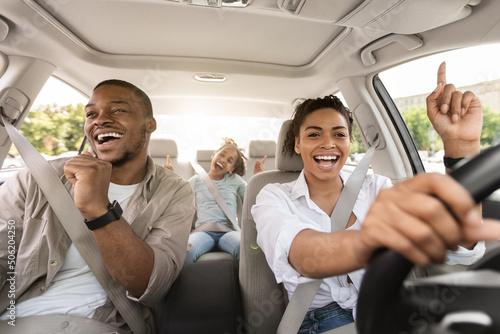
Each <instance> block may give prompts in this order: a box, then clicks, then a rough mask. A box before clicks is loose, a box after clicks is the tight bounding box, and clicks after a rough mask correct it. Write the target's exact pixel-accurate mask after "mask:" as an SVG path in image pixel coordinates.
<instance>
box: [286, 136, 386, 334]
mask: <svg viewBox="0 0 500 334" xmlns="http://www.w3.org/2000/svg"><path fill="white" fill-rule="evenodd" d="M377 145H378V140H377V139H376V141H375V143H374V144H372V146H371V147H370V149H369V150H368V151H367V152H366V154H365V156H364V157H363V159H361V161H360V162H359V163H358V165H357V166H356V168H355V169H354V171H353V172H352V174H351V176H350V177H349V179H348V180H347V182H346V184H345V185H344V189H343V190H342V192H341V193H340V196H339V199H338V200H337V203H336V204H335V208H334V209H333V212H332V215H331V221H332V232H334V231H340V230H344V229H345V228H346V226H347V222H348V221H349V217H350V216H351V213H352V209H353V207H354V204H355V203H356V199H357V198H358V193H359V191H360V189H361V186H362V185H363V181H364V179H365V177H366V173H367V172H368V168H369V167H370V162H371V160H372V157H373V154H374V152H375V148H376V147H377ZM322 282H323V280H314V281H311V282H307V283H302V284H299V285H297V288H296V289H295V291H294V292H293V294H292V298H290V302H289V303H288V305H287V307H286V309H285V313H284V314H283V317H282V318H281V322H280V324H279V326H278V330H277V331H276V334H290V333H297V332H298V331H299V328H300V325H301V324H302V321H303V320H304V317H305V315H306V313H307V311H308V309H309V307H310V306H311V303H312V301H313V300H314V297H315V296H316V293H317V292H318V289H319V287H320V285H321V283H322ZM325 333H327V334H344V333H345V334H355V333H356V327H355V324H350V325H347V326H342V327H339V328H335V329H332V330H330V331H328V332H325Z"/></svg>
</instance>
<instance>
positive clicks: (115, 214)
mask: <svg viewBox="0 0 500 334" xmlns="http://www.w3.org/2000/svg"><path fill="white" fill-rule="evenodd" d="M108 209H109V210H108V212H106V213H105V214H103V215H102V216H100V217H97V218H95V219H91V220H87V219H85V220H84V221H85V224H87V227H88V228H89V230H91V231H93V230H97V229H98V228H101V227H104V226H106V225H108V224H109V223H111V222H114V221H115V220H118V219H120V217H121V216H122V213H123V210H122V208H121V206H120V204H119V203H118V202H117V201H113V203H110V204H109V205H108Z"/></svg>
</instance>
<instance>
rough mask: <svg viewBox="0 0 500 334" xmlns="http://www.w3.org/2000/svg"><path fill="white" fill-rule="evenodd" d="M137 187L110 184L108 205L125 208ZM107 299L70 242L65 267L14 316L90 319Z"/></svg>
mask: <svg viewBox="0 0 500 334" xmlns="http://www.w3.org/2000/svg"><path fill="white" fill-rule="evenodd" d="M137 186H138V184H134V185H125V186H122V185H118V184H114V183H110V185H109V190H108V198H109V200H110V202H113V201H114V200H116V201H118V203H120V206H121V207H122V208H124V207H125V205H126V204H127V202H128V200H129V199H130V197H131V196H132V194H133V193H134V191H135V189H136V188H137ZM82 224H83V222H82ZM106 299H107V296H106V292H105V291H104V290H103V288H102V287H101V285H100V284H99V282H98V281H97V279H96V277H95V276H94V274H93V273H92V271H90V268H89V266H88V265H87V263H86V262H85V260H84V259H83V257H82V256H81V255H80V252H79V251H78V250H77V249H76V247H75V244H73V243H72V244H71V246H70V247H69V249H68V253H66V258H65V259H64V264H63V265H62V266H61V269H59V271H58V272H57V274H56V275H55V276H54V279H53V280H52V282H51V283H50V285H49V287H48V288H47V290H46V291H45V292H44V293H43V294H42V295H40V296H37V297H34V298H31V299H28V300H25V301H23V302H20V303H18V304H16V317H19V318H22V317H27V316H32V315H46V314H67V315H74V316H80V317H86V318H91V317H92V316H93V315H94V312H95V310H96V309H97V308H98V307H100V306H102V305H104V303H105V302H106ZM7 315H8V311H6V312H4V314H2V315H1V316H0V320H7V319H8V318H7Z"/></svg>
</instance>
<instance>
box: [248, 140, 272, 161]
mask: <svg viewBox="0 0 500 334" xmlns="http://www.w3.org/2000/svg"><path fill="white" fill-rule="evenodd" d="M275 154H276V142H275V141H274V140H250V143H249V144H248V157H249V158H259V159H260V158H262V157H263V156H265V155H267V157H268V158H274V155H275Z"/></svg>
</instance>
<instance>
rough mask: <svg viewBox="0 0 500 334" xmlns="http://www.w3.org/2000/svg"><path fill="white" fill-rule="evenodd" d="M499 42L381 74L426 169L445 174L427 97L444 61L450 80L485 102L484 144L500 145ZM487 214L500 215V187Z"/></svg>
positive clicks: (485, 205) (487, 203)
mask: <svg viewBox="0 0 500 334" xmlns="http://www.w3.org/2000/svg"><path fill="white" fill-rule="evenodd" d="M498 54H500V44H494V45H487V46H481V47H472V48H467V49H460V50H456V51H451V52H446V53H442V54H437V55H434V56H430V57H427V58H423V59H419V60H416V61H413V62H410V63H406V64H404V65H401V66H398V67H396V68H392V69H390V70H387V71H385V72H382V73H380V74H379V76H378V77H379V78H380V80H381V81H382V83H383V85H384V87H385V88H386V90H387V92H388V93H389V94H390V96H391V98H392V100H393V101H394V104H395V105H396V107H397V109H398V110H399V112H400V114H401V116H402V119H403V120H404V122H405V124H406V127H407V128H408V131H409V133H410V134H411V137H412V138H413V142H414V143H415V147H416V148H417V150H418V152H419V156H420V159H421V161H422V163H423V166H424V169H425V171H426V172H439V173H445V168H444V165H443V156H444V151H443V143H442V141H441V138H439V136H438V135H437V133H436V132H435V131H434V129H433V128H432V125H431V123H430V121H429V120H428V118H427V115H426V112H427V108H426V97H427V96H428V95H429V93H430V92H431V91H433V90H434V88H435V87H436V85H437V69H438V67H439V65H440V64H441V63H442V62H443V61H446V70H447V71H446V74H447V82H448V83H453V84H454V85H455V86H456V87H457V89H458V90H460V91H462V92H464V91H472V92H474V94H475V95H476V96H478V98H479V100H480V101H481V104H482V106H483V129H482V133H481V149H485V148H488V147H490V146H492V145H497V144H500V66H498ZM483 214H484V215H485V216H486V217H495V218H497V219H498V218H499V217H500V190H497V191H496V192H495V193H494V194H493V195H492V196H490V198H489V200H488V201H485V202H483Z"/></svg>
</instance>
